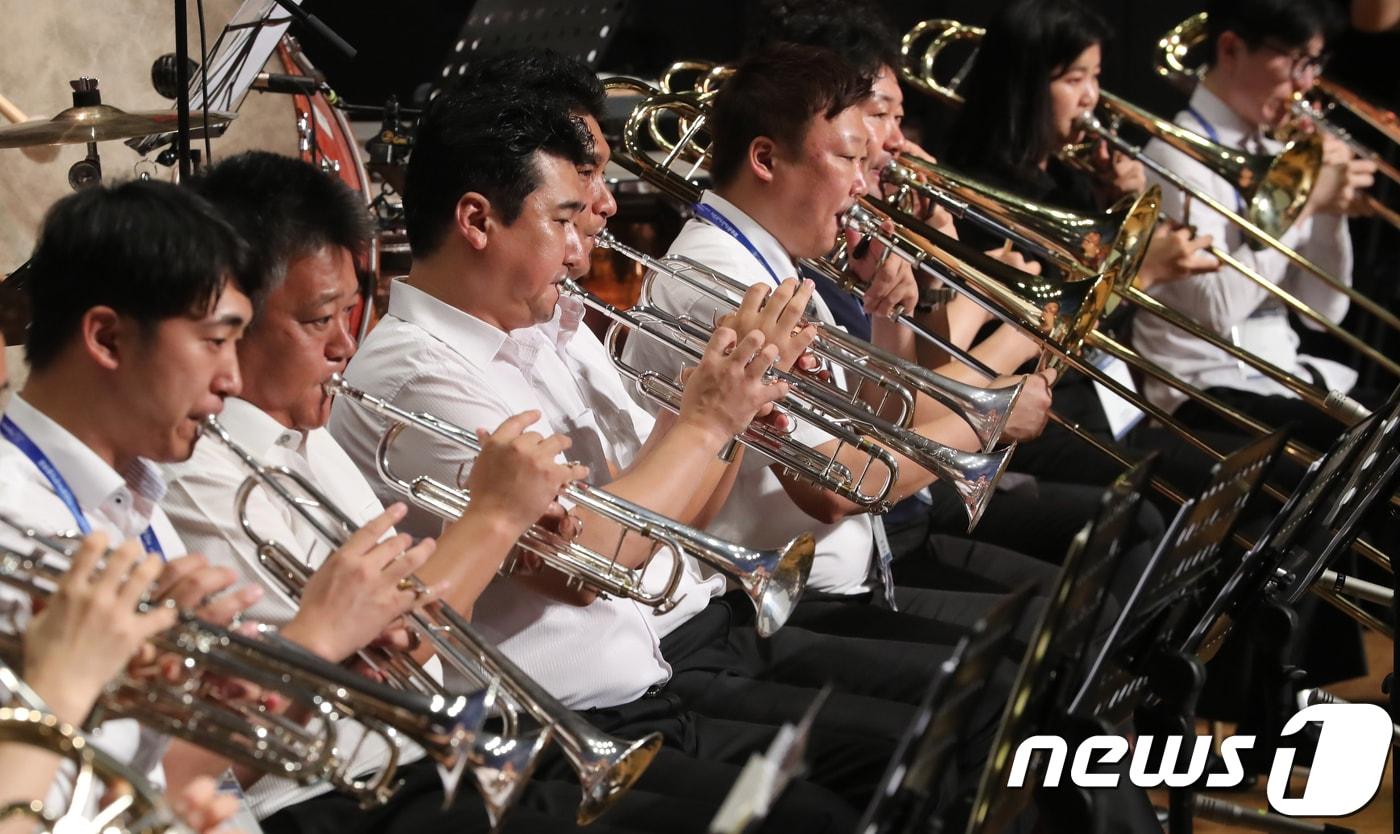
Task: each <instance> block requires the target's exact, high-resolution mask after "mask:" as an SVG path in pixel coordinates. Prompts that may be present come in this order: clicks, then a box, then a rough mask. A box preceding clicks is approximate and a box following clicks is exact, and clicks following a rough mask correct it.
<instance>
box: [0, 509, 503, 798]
mask: <svg viewBox="0 0 1400 834" xmlns="http://www.w3.org/2000/svg"><path fill="white" fill-rule="evenodd" d="M0 524H4V525H5V526H7V527H10V528H11V529H13V530H15V531H16V532H18V533H19V534H20V536H21V537H22V538H23V539H24V541H26V542H27V543H28V544H29V545H30V547H31V548H32V550H31V552H28V553H25V552H21V551H19V550H16V549H14V548H10V547H0V581H3V582H5V583H7V584H10V585H12V586H14V587H17V588H20V589H21V590H24V591H26V592H27V593H29V594H32V595H34V596H38V597H45V596H48V595H49V594H51V593H52V592H53V590H54V587H55V585H56V584H57V582H58V581H59V579H60V578H61V577H62V574H63V572H64V571H65V570H66V564H67V563H68V561H69V560H70V558H71V554H72V549H73V547H74V545H73V544H72V543H71V542H68V541H66V540H63V539H59V538H56V537H53V536H47V535H44V534H41V533H38V532H36V531H34V530H30V529H27V528H25V527H23V526H21V525H20V524H18V523H17V522H15V521H14V520H13V519H10V518H9V517H8V516H5V515H3V514H0ZM152 644H153V645H154V646H155V647H156V648H157V649H158V650H160V651H162V652H167V653H171V654H174V655H177V656H179V657H182V658H184V666H185V668H186V669H187V670H188V671H189V672H190V673H191V674H187V675H186V676H185V677H184V678H183V679H182V680H181V681H180V682H179V683H165V682H161V681H153V680H145V679H141V680H136V679H132V678H131V677H129V676H126V675H123V676H122V677H120V678H119V679H118V680H117V681H116V682H115V683H114V685H112V686H110V687H109V688H108V690H107V691H106V692H105V693H104V694H103V696H102V699H101V700H100V701H99V702H98V705H97V707H96V709H95V710H94V711H93V715H92V717H91V721H92V722H93V723H94V724H96V723H101V722H102V721H105V720H107V718H109V717H117V718H132V719H135V720H137V721H139V722H141V723H142V724H145V725H146V726H149V727H152V728H154V729H156V730H159V731H161V732H162V733H165V734H167V735H174V736H178V737H180V738H184V739H186V740H187V741H190V742H191V743H193V744H197V745H199V746H201V747H205V748H207V749H209V750H212V751H214V752H217V753H219V754H221V755H223V756H225V757H226V758H229V759H232V760H234V761H237V762H239V763H241V764H244V765H247V766H249V767H252V768H253V769H255V770H257V771H258V772H260V773H264V774H267V775H270V776H276V777H280V778H291V779H295V780H297V781H299V782H301V783H303V784H306V783H310V782H315V781H319V780H327V781H330V782H331V783H332V784H334V785H336V786H337V787H338V788H340V789H341V790H344V791H346V792H349V793H352V794H354V795H356V796H357V797H359V798H360V799H361V800H362V801H363V802H365V803H366V804H372V803H382V802H384V801H385V800H387V799H388V797H389V795H390V794H391V793H392V791H393V789H394V779H393V777H394V775H395V773H396V771H397V757H396V756H395V755H393V754H394V751H395V750H396V749H397V739H398V737H399V736H400V735H403V736H407V737H410V738H412V739H414V740H415V741H418V742H419V743H421V744H422V745H423V746H424V748H425V749H428V750H430V751H433V752H434V753H435V755H436V756H437V757H438V759H439V761H442V762H443V763H444V764H445V765H447V766H449V767H453V766H455V765H456V764H457V763H458V762H460V761H462V755H461V750H462V748H464V747H465V746H467V745H469V744H470V743H471V742H472V741H473V740H474V739H475V737H476V734H477V732H478V731H479V730H480V728H481V725H482V723H483V722H484V720H485V717H486V713H487V710H488V709H489V708H490V706H491V703H492V700H493V698H494V693H493V692H490V691H488V692H482V693H472V694H469V695H459V696H452V697H449V698H431V699H430V698H426V697H423V696H420V695H417V694H414V693H406V692H400V691H397V690H394V689H391V688H389V687H386V686H383V685H380V684H376V683H374V682H373V681H370V680H368V679H366V678H364V677H362V676H360V675H357V674H355V673H353V672H351V671H349V670H348V669H345V668H343V667H341V666H339V665H337V664H334V663H330V662H328V661H326V660H324V659H323V658H320V657H318V656H316V655H313V654H310V653H309V652H306V651H305V650H303V649H301V648H300V647H299V646H296V645H295V644H293V643H291V642H289V641H287V640H285V639H283V638H281V637H280V636H278V635H277V634H276V632H275V631H273V630H271V629H269V628H267V627H266V626H259V627H257V629H256V631H255V633H254V634H245V633H239V632H236V631H230V630H227V629H223V628H220V627H218V626H215V625H213V624H210V623H207V622H204V621H202V620H199V619H197V618H196V617H194V616H193V615H191V614H189V613H184V612H182V613H181V614H180V617H179V620H178V622H177V624H176V625H175V626H174V627H173V628H171V629H170V630H169V631H166V632H164V633H162V634H160V635H157V636H156V637H155V638H153V639H152ZM21 649H22V646H21V644H20V640H19V637H18V636H15V635H4V636H3V637H0V652H3V653H4V654H6V655H9V656H11V657H18V656H20V654H21V653H22V652H21ZM203 673H207V674H211V675H214V676H218V677H220V678H225V679H228V678H235V679H241V680H247V681H250V682H253V683H255V684H257V685H259V686H262V687H264V688H266V689H268V690H270V691H275V692H278V693H279V694H281V695H284V696H286V697H287V698H288V699H289V700H290V701H291V702H292V703H293V704H295V705H297V707H298V709H299V710H300V711H302V712H305V713H306V714H308V715H310V716H312V717H313V718H314V719H315V721H314V722H312V724H302V723H299V722H296V721H293V720H291V719H289V718H287V717H285V716H284V715H282V714H279V713H275V712H272V711H269V710H267V709H265V708H264V707H262V706H259V705H252V704H240V703H230V702H227V701H224V700H221V699H219V698H217V697H215V696H212V695H210V693H209V692H208V691H207V690H206V689H205V688H203V683H204V682H203V681H202V674H203ZM342 718H350V719H354V720H356V721H358V722H360V723H361V724H362V725H363V726H365V728H366V729H367V730H368V731H370V732H372V733H374V734H376V735H378V736H379V737H381V738H382V739H383V740H384V741H385V743H386V746H387V747H388V749H389V750H390V752H391V756H390V760H389V762H388V763H387V764H386V765H385V766H384V767H382V768H380V769H379V770H378V771H376V772H375V773H374V774H372V775H371V776H369V777H359V776H358V775H357V772H358V769H359V768H358V764H357V763H356V762H354V761H353V760H352V759H353V757H347V756H346V755H344V751H340V750H338V749H337V746H336V745H337V740H338V738H337V732H336V726H335V721H336V720H338V719H342ZM454 788H455V779H454V780H449V781H448V783H447V791H448V793H449V794H450V793H451V792H452V790H453V789H454Z"/></svg>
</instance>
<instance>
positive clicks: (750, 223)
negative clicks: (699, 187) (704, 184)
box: [700, 191, 797, 278]
mask: <svg viewBox="0 0 1400 834" xmlns="http://www.w3.org/2000/svg"><path fill="white" fill-rule="evenodd" d="M700 202H701V203H703V204H705V205H707V206H710V207H711V208H713V209H714V210H715V211H717V212H719V213H720V214H722V215H724V217H725V219H727V220H728V221H729V222H730V223H733V224H734V227H735V228H736V229H738V230H739V231H740V232H742V233H743V235H744V237H747V238H748V239H749V243H752V244H753V248H754V249H757V250H758V254H759V255H761V256H762V257H763V260H764V261H766V262H767V263H768V266H769V267H770V268H771V269H772V270H773V271H774V272H776V273H777V274H778V277H779V278H788V277H791V276H793V275H795V274H796V271H797V270H796V267H795V266H794V265H793V261H792V256H791V255H789V254H788V252H787V250H786V249H784V248H783V245H782V244H781V243H779V242H778V239H777V238H776V237H773V235H772V234H771V233H770V232H769V231H768V230H767V229H765V228H763V227H762V226H760V225H759V223H758V221H757V220H754V219H753V218H752V217H750V216H748V215H747V214H745V213H744V212H743V211H741V210H740V209H739V207H738V206H736V205H734V204H733V203H731V202H729V201H728V200H726V199H724V198H723V197H721V196H719V195H718V194H716V193H715V192H713V191H706V192H705V193H704V194H702V195H700Z"/></svg>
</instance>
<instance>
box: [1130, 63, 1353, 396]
mask: <svg viewBox="0 0 1400 834" xmlns="http://www.w3.org/2000/svg"><path fill="white" fill-rule="evenodd" d="M1176 124H1178V125H1180V126H1181V127H1184V128H1186V129H1187V130H1191V131H1193V132H1196V133H1199V134H1202V135H1209V134H1210V133H1214V134H1215V141H1217V142H1219V143H1220V144H1222V145H1224V146H1226V147H1228V148H1242V149H1245V150H1251V151H1255V152H1265V153H1277V152H1278V151H1279V150H1280V149H1282V147H1283V146H1282V145H1281V144H1279V143H1277V142H1274V141H1272V140H1269V139H1265V138H1263V137H1261V136H1260V135H1259V134H1258V131H1256V130H1255V129H1254V128H1252V127H1251V126H1250V125H1249V124H1247V123H1246V122H1245V121H1244V120H1243V119H1241V118H1240V117H1239V116H1238V115H1237V114H1236V113H1235V112H1234V111H1232V110H1231V109H1230V108H1229V106H1228V105H1226V104H1225V102H1223V101H1221V100H1220V99H1219V98H1218V97H1217V96H1216V95H1215V94H1214V93H1212V92H1211V91H1210V90H1208V89H1206V87H1205V85H1204V84H1202V85H1198V86H1197V87H1196V90H1195V92H1194V93H1193V94H1192V95H1191V102H1190V106H1189V108H1188V109H1187V110H1183V111H1182V112H1180V113H1178V114H1177V116H1176ZM1207 125H1209V128H1207ZM1147 155H1148V156H1150V157H1151V158H1153V159H1155V160H1157V161H1159V162H1161V163H1162V164H1163V165H1165V166H1166V167H1167V168H1168V169H1169V170H1171V171H1172V172H1173V173H1175V174H1177V175H1179V176H1180V177H1182V178H1183V179H1185V180H1186V181H1187V182H1189V183H1191V184H1192V185H1194V186H1196V187H1197V188H1199V189H1201V190H1202V191H1203V192H1205V193H1207V194H1209V195H1210V196H1211V197H1213V198H1214V199H1216V200H1218V201H1220V202H1221V203H1222V204H1224V205H1225V206H1228V207H1230V208H1234V209H1236V210H1239V209H1241V208H1242V207H1243V204H1242V202H1241V200H1240V196H1239V194H1238V192H1236V191H1235V189H1234V187H1233V186H1232V185H1231V184H1230V183H1228V182H1226V181H1225V180H1224V179H1223V178H1221V177H1218V176H1216V175H1215V174H1214V173H1213V172H1212V171H1211V170H1210V169H1208V168H1206V167H1205V166H1204V165H1202V164H1201V163H1199V162H1196V161H1195V160H1192V159H1189V158H1188V157H1187V156H1186V155H1185V154H1183V153H1181V152H1180V151H1178V150H1176V149H1174V148H1171V147H1169V146H1168V145H1166V144H1165V143H1163V142H1161V141H1160V140H1155V139H1154V140H1153V141H1151V142H1149V143H1148V145H1147ZM1147 176H1148V178H1149V179H1150V180H1155V181H1157V182H1160V183H1161V185H1162V209H1163V211H1164V212H1166V215H1167V216H1168V217H1172V218H1175V219H1178V220H1180V219H1183V218H1184V217H1186V209H1187V207H1188V206H1189V218H1187V219H1189V222H1190V223H1191V225H1193V226H1195V228H1196V231H1197V233H1198V234H1202V235H1210V236H1211V237H1212V238H1213V240H1214V241H1215V245H1216V246H1218V247H1220V248H1221V249H1223V250H1225V251H1227V252H1229V253H1230V254H1231V255H1233V256H1235V257H1236V258H1238V259H1239V260H1240V261H1241V262H1243V263H1244V264H1245V265H1246V266H1248V267H1250V268H1252V269H1253V270H1255V271H1256V272H1258V273H1259V274H1260V275H1262V276H1263V277H1264V278H1266V279H1268V280H1269V281H1272V282H1274V283H1276V284H1278V285H1279V286H1281V287H1282V288H1283V289H1286V290H1288V291H1289V292H1290V293H1292V294H1293V295H1295V296H1297V297H1298V298H1299V299H1300V300H1302V301H1303V302H1304V303H1305V304H1307V305H1308V306H1310V307H1312V308H1313V309H1315V310H1317V311H1318V312H1320V313H1322V314H1323V315H1324V316H1326V317H1327V318H1329V319H1331V320H1332V321H1341V319H1342V317H1343V316H1345V315H1346V312H1347V306H1348V303H1349V302H1348V299H1347V297H1346V296H1345V295H1344V294H1342V293H1340V292H1337V291H1336V290H1334V289H1332V288H1331V287H1328V286H1327V285H1326V284H1324V283H1322V282H1321V281H1319V280H1318V279H1317V278H1315V277H1313V276H1311V275H1309V274H1306V273H1304V272H1303V271H1302V270H1300V269H1299V268H1298V267H1296V266H1293V265H1292V264H1291V263H1290V262H1289V261H1288V260H1287V258H1285V256H1284V255H1282V254H1280V253H1279V252H1277V251H1275V250H1274V249H1271V248H1264V249H1260V250H1258V251H1256V250H1255V249H1253V248H1251V247H1250V246H1249V244H1248V243H1247V242H1246V238H1245V236H1244V233H1243V232H1241V231H1240V230H1239V228H1238V227H1237V226H1235V225H1234V224H1233V223H1229V222H1227V221H1226V220H1225V219H1224V218H1223V217H1221V216H1220V215H1218V214H1216V213H1215V212H1214V211H1212V210H1211V209H1209V208H1208V207H1206V206H1204V205H1201V204H1199V203H1195V201H1189V202H1188V200H1189V198H1185V197H1183V196H1182V194H1181V191H1180V190H1179V189H1177V188H1175V187H1174V186H1172V185H1170V184H1169V183H1166V182H1162V181H1161V180H1160V178H1157V177H1156V176H1155V175H1154V174H1153V173H1152V171H1151V170H1150V169H1149V170H1148V172H1147ZM1282 242H1283V243H1285V244H1287V245H1288V246H1291V247H1292V248H1294V249H1296V250H1297V251H1298V252H1299V253H1300V254H1302V255H1303V256H1304V257H1306V258H1308V259H1309V260H1311V261H1312V262H1313V263H1315V264H1317V265H1318V266H1320V267H1322V268H1323V269H1324V270H1327V271H1328V272H1330V273H1331V274H1332V275H1335V276H1337V277H1338V278H1340V279H1342V280H1344V281H1346V282H1347V283H1348V284H1349V283H1350V282H1351V268H1352V248H1351V238H1350V236H1349V234H1348V231H1347V224H1346V218H1345V217H1340V216H1337V215H1330V214H1315V215H1312V216H1311V217H1308V218H1306V219H1304V220H1301V221H1298V222H1296V223H1294V224H1293V226H1292V228H1290V229H1289V230H1288V231H1287V232H1286V233H1285V234H1284V235H1283V237H1282ZM1149 292H1151V294H1152V295H1153V296H1155V297H1156V298H1157V299H1158V300H1159V301H1161V302H1162V303H1163V304H1166V305H1167V306H1169V307H1173V308H1175V309H1176V310H1178V311H1180V312H1181V313H1184V314H1185V315H1186V316H1187V317H1189V318H1192V319H1195V320H1196V321H1198V322H1200V323H1201V324H1203V325H1205V326H1206V327H1207V328H1209V329H1210V330H1212V331H1214V332H1215V333H1216V334H1218V335H1220V336H1221V337H1223V338H1225V339H1228V340H1230V341H1232V342H1233V343H1234V344H1236V345H1239V346H1240V347H1242V348H1244V349H1245V350H1248V351H1249V352H1250V353H1253V354H1255V355H1256V356H1259V357H1261V358H1264V359H1267V360H1269V361H1270V362H1272V363H1273V364H1275V365H1277V366H1278V367H1280V368H1282V369H1283V370H1285V371H1288V372H1290V373H1293V374H1296V375H1299V376H1302V377H1303V378H1304V379H1307V378H1308V377H1309V374H1308V372H1307V371H1306V370H1305V369H1304V368H1303V367H1302V365H1303V364H1304V363H1306V364H1307V365H1309V366H1311V367H1312V368H1315V369H1316V370H1317V371H1318V372H1319V373H1321V374H1322V376H1323V378H1324V380H1325V381H1326V383H1327V387H1328V388H1329V389H1332V390H1338V391H1343V392H1345V391H1349V390H1351V387H1352V386H1353V385H1354V384H1355V383H1356V372H1355V371H1354V370H1352V369H1350V368H1348V367H1346V366H1344V365H1340V364H1338V363H1336V362H1333V361H1331V360H1328V359H1322V358H1319V357H1312V356H1302V355H1299V353H1298V344H1299V339H1298V334H1297V333H1295V332H1294V331H1293V328H1292V326H1291V325H1289V323H1288V317H1287V315H1286V314H1285V311H1284V308H1283V306H1282V304H1281V303H1280V302H1279V301H1278V300H1277V299H1276V298H1274V296H1272V295H1270V294H1269V293H1268V292H1267V291H1266V290H1264V289H1262V288H1261V287H1259V286H1258V285H1257V284H1255V283H1254V282H1253V281H1251V280H1249V279H1248V278H1245V277H1244V276H1243V275H1240V274H1239V273H1237V272H1235V271H1234V270H1233V269H1230V268H1229V267H1226V268H1223V269H1221V270H1220V271H1218V272H1212V273H1208V274H1204V275H1196V276H1193V277H1190V278H1183V279H1181V280H1179V281H1170V282H1167V283H1163V284H1157V285H1154V286H1153V287H1152V288H1151V290H1149ZM1305 323H1306V324H1308V325H1309V326H1313V325H1312V323H1311V322H1305ZM1133 345H1134V347H1136V348H1137V349H1138V350H1139V351H1141V352H1142V354H1143V355H1144V356H1146V357H1147V358H1148V359H1151V360H1152V361H1153V362H1156V363H1157V364H1159V365H1161V366H1162V367H1164V368H1165V369H1166V370H1168V371H1170V372H1171V373H1172V374H1173V375H1175V376H1177V377H1179V378H1180V379H1183V380H1185V381H1186V382H1189V383H1191V384H1192V385H1195V386H1198V387H1201V388H1210V387H1215V386H1220V387H1225V388H1237V389H1240V390H1243V391H1251V392H1254V393H1258V394H1283V395H1286V396H1295V395H1294V394H1293V393H1292V392H1291V391H1289V390H1288V389H1287V388H1285V387H1283V386H1282V385H1279V384H1278V383H1276V382H1274V381H1273V380H1271V379H1269V378H1268V377H1265V376H1264V375H1263V374H1261V373H1260V372H1259V371H1257V370H1255V369H1254V368H1251V367H1249V366H1248V365H1245V364H1243V363H1241V362H1239V361H1237V360H1235V359H1233V358H1231V357H1230V356H1229V355H1228V354H1226V353H1225V352H1224V351H1222V350H1220V349H1218V348H1214V347H1211V346H1210V345H1207V344H1206V343H1205V342H1202V341H1201V340H1199V339H1197V338H1196V337H1194V336H1191V335H1190V334H1188V333H1186V332H1184V331H1182V330H1179V329H1177V328H1175V327H1173V326H1172V325H1170V324H1168V323H1166V322H1165V321H1162V320H1161V319H1159V318H1157V317H1155V316H1150V315H1139V316H1137V317H1135V319H1134V321H1133ZM1144 393H1146V395H1147V397H1148V399H1150V400H1152V401H1153V402H1154V403H1156V404H1157V405H1159V406H1162V407H1164V408H1166V409H1167V410H1169V411H1170V410H1173V409H1175V408H1176V407H1177V406H1179V405H1180V404H1181V403H1183V402H1185V400H1186V395H1185V394H1183V393H1181V392H1180V391H1178V390H1177V389H1175V388H1171V387H1169V386H1166V385H1163V384H1161V383H1160V382H1156V381H1155V380H1152V379H1151V378H1149V379H1148V380H1147V382H1146V384H1145V385H1144Z"/></svg>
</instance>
